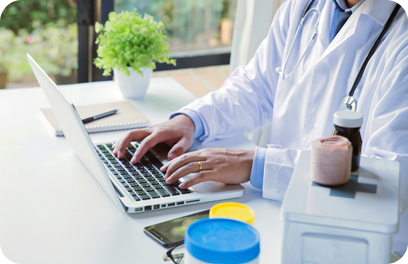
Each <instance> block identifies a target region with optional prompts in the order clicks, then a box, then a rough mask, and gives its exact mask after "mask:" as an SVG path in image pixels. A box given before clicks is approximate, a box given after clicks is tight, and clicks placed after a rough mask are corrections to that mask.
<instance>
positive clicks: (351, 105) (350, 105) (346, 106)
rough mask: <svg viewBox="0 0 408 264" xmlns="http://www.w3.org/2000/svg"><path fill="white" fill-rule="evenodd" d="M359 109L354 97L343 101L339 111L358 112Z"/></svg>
mask: <svg viewBox="0 0 408 264" xmlns="http://www.w3.org/2000/svg"><path fill="white" fill-rule="evenodd" d="M356 109H357V100H356V99H355V98H354V97H353V96H346V97H344V98H343V100H341V103H340V107H339V111H343V110H349V111H354V112H355V111H356Z"/></svg>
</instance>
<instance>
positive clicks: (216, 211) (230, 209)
mask: <svg viewBox="0 0 408 264" xmlns="http://www.w3.org/2000/svg"><path fill="white" fill-rule="evenodd" d="M210 218H232V219H236V220H240V221H243V222H246V223H248V224H251V225H253V224H254V223H255V213H254V211H253V210H252V209H251V208H249V207H248V206H245V205H243V204H239V203H220V204H217V205H214V206H213V207H212V208H211V210H210Z"/></svg>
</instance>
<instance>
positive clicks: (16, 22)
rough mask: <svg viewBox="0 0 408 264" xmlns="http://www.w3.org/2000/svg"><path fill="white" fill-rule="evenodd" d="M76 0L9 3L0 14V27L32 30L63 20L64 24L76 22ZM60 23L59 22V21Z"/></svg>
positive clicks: (23, 0) (28, 0)
mask: <svg viewBox="0 0 408 264" xmlns="http://www.w3.org/2000/svg"><path fill="white" fill-rule="evenodd" d="M75 2H76V1H72V0H70V1H69V0H19V1H16V2H13V3H11V4H9V5H8V6H7V7H6V8H5V9H4V11H3V13H2V14H1V20H0V27H5V28H7V29H11V30H13V32H14V33H15V34H17V32H18V31H19V30H20V29H25V30H27V31H28V32H30V33H31V32H32V31H33V30H34V29H36V28H37V27H39V26H41V25H45V24H48V23H54V22H55V21H63V23H64V26H67V25H70V24H72V23H76V21H77V9H76V4H75ZM60 23H61V22H60Z"/></svg>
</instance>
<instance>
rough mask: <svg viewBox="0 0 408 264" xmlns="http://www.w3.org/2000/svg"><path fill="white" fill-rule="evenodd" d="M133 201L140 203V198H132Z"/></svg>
mask: <svg viewBox="0 0 408 264" xmlns="http://www.w3.org/2000/svg"><path fill="white" fill-rule="evenodd" d="M132 198H133V200H135V201H136V202H138V201H140V198H139V197H137V196H132Z"/></svg>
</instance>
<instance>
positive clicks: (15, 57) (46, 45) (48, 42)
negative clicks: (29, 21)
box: [0, 23, 78, 81]
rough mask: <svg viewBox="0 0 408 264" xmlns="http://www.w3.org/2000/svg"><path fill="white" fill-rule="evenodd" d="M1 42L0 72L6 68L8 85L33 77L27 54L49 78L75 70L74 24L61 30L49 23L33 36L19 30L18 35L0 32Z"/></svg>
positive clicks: (76, 53) (58, 26) (0, 29)
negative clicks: (10, 82)
mask: <svg viewBox="0 0 408 264" xmlns="http://www.w3.org/2000/svg"><path fill="white" fill-rule="evenodd" d="M0 39H1V40H2V45H0V71H1V69H2V68H6V69H7V70H8V72H9V79H10V80H11V81H19V80H22V79H24V78H25V77H27V76H32V71H31V68H30V65H29V64H28V62H27V58H26V54H27V53H29V54H30V55H31V56H32V57H33V58H34V59H35V60H36V61H37V62H38V64H40V65H41V67H42V68H43V69H44V71H45V72H47V74H49V75H52V76H57V75H59V76H70V75H71V74H72V72H73V71H75V70H76V69H77V68H78V63H77V56H78V41H77V25H76V24H71V25H69V26H66V27H63V26H62V25H60V24H54V23H48V24H47V25H45V26H42V27H38V28H36V29H35V30H34V31H33V32H32V33H29V32H28V31H27V30H25V29H20V30H19V31H18V34H17V35H14V33H13V32H12V31H11V30H8V29H4V28H0ZM3 39H4V40H5V41H3ZM2 65H3V66H2Z"/></svg>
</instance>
